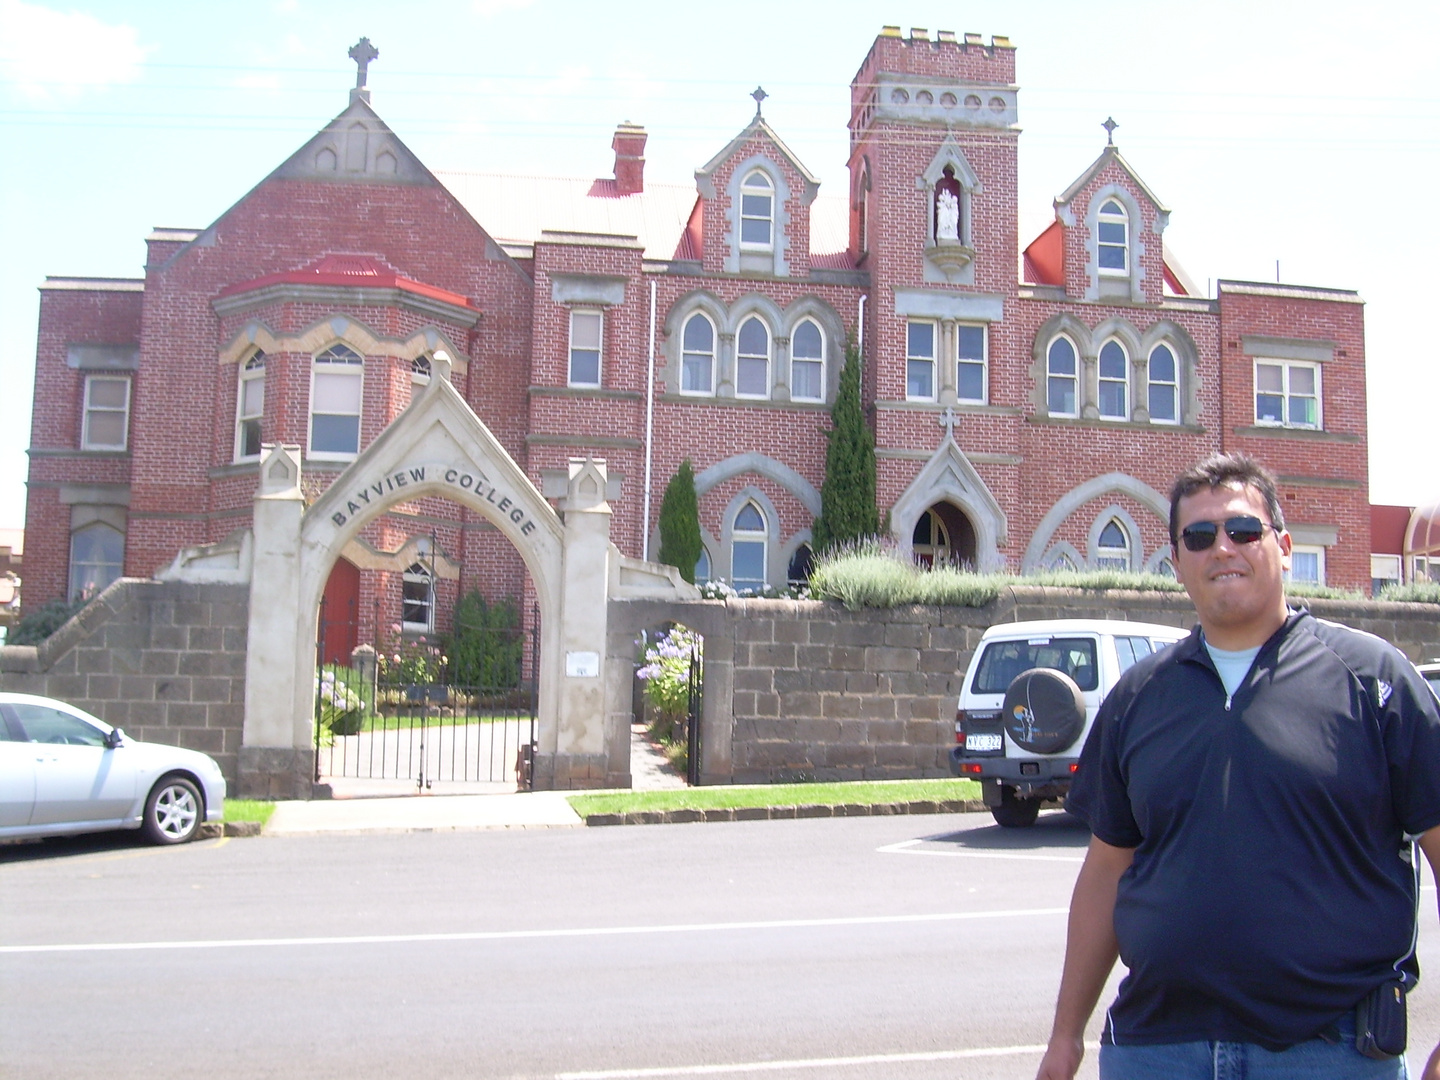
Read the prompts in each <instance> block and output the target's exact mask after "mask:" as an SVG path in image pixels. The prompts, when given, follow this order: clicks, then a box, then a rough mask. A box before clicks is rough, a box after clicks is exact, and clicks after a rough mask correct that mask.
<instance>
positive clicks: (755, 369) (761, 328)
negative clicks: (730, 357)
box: [735, 315, 770, 397]
mask: <svg viewBox="0 0 1440 1080" xmlns="http://www.w3.org/2000/svg"><path fill="white" fill-rule="evenodd" d="M735 345H736V356H735V396H736V397H769V396H770V329H769V327H767V326H766V325H765V324H764V323H763V322H762V321H761V320H760V319H759V318H757V317H756V316H754V315H752V316H750V318H748V319H746V320H745V321H744V322H743V323H741V324H740V333H739V334H737V335H736V336H735Z"/></svg>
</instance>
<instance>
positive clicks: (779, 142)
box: [695, 112, 820, 202]
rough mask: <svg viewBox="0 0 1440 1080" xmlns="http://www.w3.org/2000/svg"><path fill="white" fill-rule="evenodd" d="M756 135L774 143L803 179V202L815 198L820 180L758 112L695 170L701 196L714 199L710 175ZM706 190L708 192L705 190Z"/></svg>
mask: <svg viewBox="0 0 1440 1080" xmlns="http://www.w3.org/2000/svg"><path fill="white" fill-rule="evenodd" d="M756 135H763V136H764V137H765V138H767V139H769V140H770V141H771V142H772V143H774V144H775V149H776V150H778V151H779V152H780V156H781V157H783V158H784V159H785V160H786V161H787V162H789V163H790V166H791V167H792V168H793V169H794V170H795V171H796V172H798V173H799V174H800V175H801V176H802V177H804V178H805V201H806V202H809V201H810V200H812V199H813V198H815V193H816V192H818V191H819V190H820V179H819V178H818V177H817V176H816V175H815V174H814V173H812V172H811V171H810V170H809V169H807V168H806V167H805V165H804V164H803V163H802V162H801V160H800V159H799V158H798V157H796V156H795V153H794V151H792V150H791V149H790V148H789V147H788V146H786V145H785V142H784V140H783V139H781V138H780V136H779V135H776V134H775V130H774V129H773V128H772V127H771V126H770V125H769V124H767V123H766V122H765V118H764V117H763V116H761V115H760V114H759V113H758V112H757V113H756V114H755V119H753V120H751V121H750V123H748V124H746V125H745V129H744V130H743V131H741V132H740V134H739V135H736V136H735V138H733V139H731V140H730V141H729V142H728V143H726V144H725V148H724V149H723V150H721V151H720V152H719V153H718V154H716V155H715V156H714V157H712V158H711V159H710V160H709V161H707V162H706V163H705V164H704V165H702V166H700V168H698V169H696V170H695V180H696V182H697V183H699V185H700V191H701V194H703V195H704V196H705V197H706V198H714V197H715V196H714V192H713V185H712V184H711V183H710V176H711V174H712V173H714V172H715V170H716V169H718V168H719V167H720V165H721V164H722V163H723V162H725V161H728V160H729V159H730V157H731V156H733V155H734V154H735V152H736V151H737V150H739V149H740V148H741V147H742V146H744V145H745V144H746V143H747V142H749V141H750V140H751V139H752V138H754V137H755V136H756ZM707 188H709V189H710V190H706V189H707Z"/></svg>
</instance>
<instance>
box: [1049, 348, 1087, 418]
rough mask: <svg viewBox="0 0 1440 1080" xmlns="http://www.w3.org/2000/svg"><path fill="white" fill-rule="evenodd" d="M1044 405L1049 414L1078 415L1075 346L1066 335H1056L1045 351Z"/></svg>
mask: <svg viewBox="0 0 1440 1080" xmlns="http://www.w3.org/2000/svg"><path fill="white" fill-rule="evenodd" d="M1045 367H1046V387H1045V406H1046V411H1047V412H1049V414H1050V415H1051V416H1079V415H1080V409H1079V403H1078V395H1077V392H1076V390H1077V386H1078V384H1079V380H1078V365H1077V363H1076V355H1075V346H1074V345H1073V344H1071V342H1070V339H1069V338H1066V337H1057V338H1056V339H1055V340H1054V341H1052V342H1051V343H1050V348H1049V349H1048V350H1046V353H1045Z"/></svg>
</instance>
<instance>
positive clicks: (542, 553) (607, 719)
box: [239, 352, 698, 794]
mask: <svg viewBox="0 0 1440 1080" xmlns="http://www.w3.org/2000/svg"><path fill="white" fill-rule="evenodd" d="M260 477H261V479H260V489H259V492H258V493H257V495H256V497H255V504H254V544H253V550H254V556H253V566H252V570H251V575H250V585H251V603H250V627H249V647H248V651H247V659H246V675H247V677H246V691H245V724H244V738H243V743H242V746H241V749H240V762H239V772H240V788H241V792H242V793H245V794H258V793H269V794H276V793H300V792H304V793H307V794H308V792H309V784H310V777H311V775H312V773H311V770H312V768H313V761H312V756H313V751H312V750H311V745H312V728H311V724H312V722H313V721H312V716H311V713H312V710H311V704H312V701H313V697H314V682H315V653H314V649H313V647H312V642H313V640H314V629H315V617H316V610H317V607H318V605H319V602H320V597H321V594H322V591H323V590H324V587H325V582H326V580H327V578H328V576H329V574H330V571H331V567H332V566H333V564H334V562H335V560H336V559H337V558H338V557H339V556H340V553H341V551H342V550H343V549H344V548H345V546H346V544H348V543H349V542H351V541H352V540H354V539H355V537H356V536H358V535H359V533H360V531H361V530H362V529H363V528H364V527H365V526H366V525H367V524H368V523H369V522H371V521H373V520H375V519H376V518H378V517H380V516H381V515H383V514H384V513H385V512H386V511H387V510H389V509H390V508H391V507H393V506H395V505H397V504H399V503H402V502H406V501H410V500H413V499H416V498H419V497H422V496H426V495H437V496H441V497H444V498H447V499H450V500H453V501H455V502H457V503H460V504H461V505H463V506H466V507H468V508H470V509H471V510H473V511H475V512H476V513H478V514H480V515H481V516H482V517H484V518H485V519H486V520H487V521H489V522H490V523H491V524H493V525H494V526H495V527H496V528H497V529H498V530H499V531H500V532H501V533H502V534H503V535H504V536H505V537H506V538H508V539H509V540H510V542H511V543H512V544H513V545H514V546H515V549H516V550H517V552H518V553H519V555H520V557H521V559H522V560H523V561H524V563H525V566H526V569H527V570H528V572H529V574H530V578H531V580H532V582H533V583H534V586H535V592H536V599H537V604H538V606H539V608H540V633H541V641H540V663H539V668H538V670H537V681H538V704H537V716H538V719H539V747H538V753H537V755H536V760H535V765H534V781H535V786H536V787H545V788H585V787H600V786H606V785H619V786H623V785H625V784H628V782H629V764H628V759H627V760H625V761H623V762H622V761H618V760H615V759H616V756H617V755H616V754H615V753H614V751H613V747H614V746H615V745H617V740H616V739H614V738H611V737H610V733H609V732H608V728H609V727H610V726H613V723H614V721H613V720H612V717H613V716H614V715H615V710H614V709H613V708H611V707H610V704H611V703H610V702H609V701H608V700H607V699H608V697H609V696H610V695H609V694H608V693H607V685H608V680H607V679H606V678H605V673H606V669H607V659H608V657H607V643H606V610H607V604H606V601H607V599H608V598H609V597H610V596H626V595H629V596H653V597H656V598H671V599H692V598H694V597H695V596H698V593H697V592H696V591H695V589H694V587H693V586H690V585H688V584H686V583H685V582H684V581H683V580H681V578H680V576H679V572H678V571H675V570H674V569H673V568H671V567H664V566H661V565H659V564H654V563H644V562H641V561H640V560H635V559H627V558H625V557H624V556H622V555H621V554H620V552H619V550H618V549H617V548H615V546H614V545H613V544H612V543H610V513H611V512H610V506H609V503H608V502H607V492H608V478H607V474H606V469H605V463H604V461H603V460H595V459H589V458H587V459H572V460H571V462H570V468H569V482H568V485H567V488H566V493H565V495H564V497H563V498H561V499H560V500H559V504H560V505H559V512H557V511H556V509H555V508H552V507H551V506H550V504H549V503H548V502H547V501H546V500H545V497H544V496H543V495H542V494H541V493H540V491H539V490H537V489H536V487H535V485H534V484H532V483H531V481H530V479H529V478H528V477H527V476H526V475H525V473H524V471H523V470H522V469H521V468H520V467H519V465H517V464H516V463H515V461H514V460H513V459H512V458H511V457H510V455H509V454H508V453H506V451H505V449H504V447H503V446H501V445H500V443H499V442H498V441H497V440H496V439H495V437H494V436H493V435H492V434H491V432H490V431H489V429H488V428H486V427H485V425H484V423H482V422H481V420H480V418H479V417H477V416H476V415H475V413H474V412H473V411H472V410H471V409H470V407H469V405H468V404H466V402H465V400H464V399H463V398H462V397H461V395H460V394H459V392H458V391H456V389H455V388H454V386H452V385H451V382H450V364H449V360H448V358H447V357H446V356H445V354H444V353H443V352H437V353H436V354H435V357H434V360H433V369H432V377H431V381H430V383H429V385H428V386H427V387H425V389H424V390H423V391H421V392H420V394H419V396H417V397H416V399H415V400H414V401H413V402H412V403H411V405H410V407H409V408H407V409H406V410H405V411H404V412H403V413H402V414H401V415H400V416H399V417H398V418H397V419H396V420H395V421H394V422H393V423H392V424H391V425H390V426H389V427H388V428H386V429H385V431H384V432H382V433H381V435H380V436H379V437H378V438H377V439H376V440H375V441H374V442H373V443H371V445H370V446H369V447H367V448H366V449H365V451H364V452H363V453H362V454H361V455H360V456H359V457H358V458H357V459H356V460H355V461H354V462H353V463H352V464H351V465H350V466H349V467H348V468H347V469H346V470H345V471H344V472H343V473H342V474H341V475H340V477H339V478H338V479H337V480H336V481H335V482H334V483H333V484H332V485H331V486H330V488H329V489H328V490H327V491H326V492H325V494H324V495H322V496H321V497H320V498H319V499H318V500H316V501H315V503H314V504H313V505H311V506H309V507H306V505H305V500H304V496H303V494H302V492H301V483H300V481H301V456H300V449H299V447H295V446H283V445H272V446H267V447H266V448H265V453H264V456H263V458H262V460H261V464H260ZM618 742H619V743H620V744H622V745H625V746H627V747H628V741H625V740H619V741H618Z"/></svg>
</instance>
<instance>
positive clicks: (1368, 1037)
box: [1355, 979, 1407, 1058]
mask: <svg viewBox="0 0 1440 1080" xmlns="http://www.w3.org/2000/svg"><path fill="white" fill-rule="evenodd" d="M1406 1041H1407V1040H1406V1033H1405V982H1404V980H1403V979H1390V980H1388V981H1386V982H1383V983H1381V984H1380V985H1379V986H1377V987H1376V988H1375V989H1374V990H1372V991H1370V993H1368V994H1366V995H1365V997H1364V999H1363V1000H1362V1001H1361V1002H1360V1004H1359V1005H1357V1006H1355V1049H1357V1050H1359V1051H1360V1052H1361V1053H1362V1054H1364V1055H1365V1056H1366V1057H1372V1058H1392V1057H1398V1056H1399V1055H1401V1054H1403V1053H1404V1052H1405V1043H1406Z"/></svg>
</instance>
